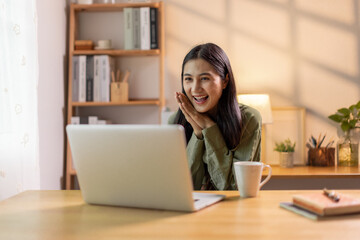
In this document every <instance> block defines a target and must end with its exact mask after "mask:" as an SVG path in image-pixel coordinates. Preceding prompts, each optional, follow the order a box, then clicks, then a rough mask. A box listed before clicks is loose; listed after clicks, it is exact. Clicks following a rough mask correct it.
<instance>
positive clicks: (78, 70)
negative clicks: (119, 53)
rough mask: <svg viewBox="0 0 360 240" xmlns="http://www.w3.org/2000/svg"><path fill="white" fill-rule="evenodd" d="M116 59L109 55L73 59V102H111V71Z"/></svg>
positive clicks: (80, 56) (79, 56)
mask: <svg viewBox="0 0 360 240" xmlns="http://www.w3.org/2000/svg"><path fill="white" fill-rule="evenodd" d="M114 65H115V63H114V58H112V57H111V56H109V55H95V56H92V55H87V56H86V55H78V56H74V57H73V62H72V67H73V77H72V100H73V102H110V82H111V71H113V70H114Z"/></svg>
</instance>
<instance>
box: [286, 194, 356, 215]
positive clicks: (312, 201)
mask: <svg viewBox="0 0 360 240" xmlns="http://www.w3.org/2000/svg"><path fill="white" fill-rule="evenodd" d="M337 196H338V197H339V200H337V201H335V200H334V199H333V198H331V197H329V196H327V195H326V194H324V193H323V192H314V193H308V194H297V195H294V196H293V199H292V202H282V203H280V207H282V208H285V209H287V210H290V211H293V212H295V213H297V214H300V215H302V216H305V217H308V218H310V219H322V218H325V217H330V216H337V215H344V214H352V213H360V199H359V198H355V197H353V196H350V195H347V194H341V193H337Z"/></svg>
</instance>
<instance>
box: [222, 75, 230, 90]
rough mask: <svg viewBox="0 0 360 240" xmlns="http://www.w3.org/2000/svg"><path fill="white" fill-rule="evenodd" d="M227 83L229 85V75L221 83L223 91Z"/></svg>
mask: <svg viewBox="0 0 360 240" xmlns="http://www.w3.org/2000/svg"><path fill="white" fill-rule="evenodd" d="M228 83H229V74H226V77H225V79H224V81H223V89H225V88H226V86H227V85H228Z"/></svg>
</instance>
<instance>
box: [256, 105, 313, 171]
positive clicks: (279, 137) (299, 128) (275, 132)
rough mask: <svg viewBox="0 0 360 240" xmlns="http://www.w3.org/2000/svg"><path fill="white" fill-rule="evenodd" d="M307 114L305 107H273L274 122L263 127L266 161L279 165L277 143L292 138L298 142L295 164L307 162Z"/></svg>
mask: <svg viewBox="0 0 360 240" xmlns="http://www.w3.org/2000/svg"><path fill="white" fill-rule="evenodd" d="M305 114H306V110H305V108H303V107H293V106H291V107H272V117H273V123H272V124H266V125H265V126H264V128H263V131H264V130H265V131H264V133H263V136H264V142H265V146H264V150H265V154H264V155H265V159H264V160H265V162H266V163H267V164H271V165H279V163H280V161H279V154H278V152H276V151H274V148H275V143H276V142H281V141H283V140H285V139H288V138H289V139H290V140H291V141H292V142H295V143H296V146H295V158H294V165H305V164H306V149H305Z"/></svg>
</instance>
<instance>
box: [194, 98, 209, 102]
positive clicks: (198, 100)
mask: <svg viewBox="0 0 360 240" xmlns="http://www.w3.org/2000/svg"><path fill="white" fill-rule="evenodd" d="M207 99H208V96H198V97H194V100H195V101H196V102H198V103H203V102H205V101H206V100H207Z"/></svg>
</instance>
